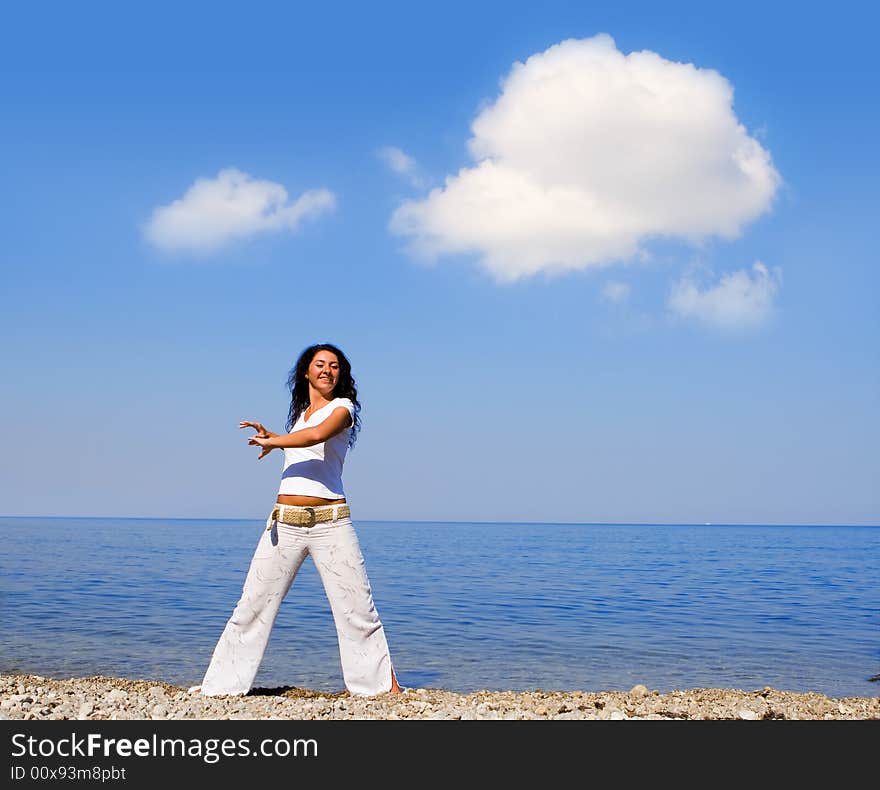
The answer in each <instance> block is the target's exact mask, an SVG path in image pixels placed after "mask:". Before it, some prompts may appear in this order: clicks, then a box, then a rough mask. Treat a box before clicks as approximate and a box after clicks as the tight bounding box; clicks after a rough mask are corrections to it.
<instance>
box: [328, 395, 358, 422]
mask: <svg viewBox="0 0 880 790" xmlns="http://www.w3.org/2000/svg"><path fill="white" fill-rule="evenodd" d="M330 405H331V406H332V407H333V411H335V410H336V409H338V408H340V407H341V408H343V409H347V410H348V413H349V414H350V415H351V422H352V424H354V414H355V408H354V402H353V401H352V400H351V398H334V399H333V400H332V401H330Z"/></svg>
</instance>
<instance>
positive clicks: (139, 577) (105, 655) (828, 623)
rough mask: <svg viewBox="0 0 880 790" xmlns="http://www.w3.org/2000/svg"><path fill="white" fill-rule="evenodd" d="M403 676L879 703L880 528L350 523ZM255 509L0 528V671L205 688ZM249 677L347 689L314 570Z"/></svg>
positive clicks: (422, 684)
mask: <svg viewBox="0 0 880 790" xmlns="http://www.w3.org/2000/svg"><path fill="white" fill-rule="evenodd" d="M355 528H356V530H357V532H358V535H359V537H360V542H361V549H362V551H363V554H364V558H365V561H366V568H367V573H368V575H369V577H370V582H371V586H372V590H373V598H374V601H375V603H376V607H377V609H378V611H379V615H380V617H381V619H382V622H383V624H384V627H385V633H386V635H387V638H388V642H389V645H390V648H391V653H392V660H393V662H394V666H395V670H396V672H397V675H398V678H399V680H400V682H401V684H403V685H404V686H409V687H413V688H441V689H446V690H450V691H456V692H462V693H467V692H472V691H477V690H481V689H486V690H512V691H524V690H535V689H543V690H546V691H550V690H561V691H574V690H583V691H607V690H628V689H630V688H631V687H633V686H634V685H636V684H639V683H641V684H644V685H645V686H647V687H648V688H649V689H653V690H657V691H660V692H668V691H673V690H676V689H689V688H710V687H711V688H736V689H742V690H746V691H753V690H758V689H763V688H765V687H768V686H770V687H773V688H776V689H781V690H788V691H800V692H819V693H822V694H826V695H828V696H832V697H847V696H877V695H878V693H880V682H878V681H877V680H876V679H875V680H872V678H876V677H877V676H878V674H880V585H878V582H880V527H878V526H796V525H792V526H780V525H772V526H771V525H768V526H760V525H737V524H712V525H706V524H538V523H529V524H524V523H513V524H507V523H463V522H454V523H440V522H417V521H412V522H410V521H357V520H355ZM263 529H264V522H263V521H262V520H260V519H250V520H249V519H245V520H233V519H223V520H218V519H196V520H189V519H140V518H36V517H31V518H20V517H15V518H0V535H2V550H0V574H2V577H0V578H2V581H0V607H2V617H0V673H4V674H9V673H31V674H38V675H43V676H45V677H52V678H67V677H89V676H95V675H103V676H113V677H125V678H132V679H135V678H137V679H146V680H156V681H165V682H168V683H173V684H177V685H181V686H189V685H194V684H196V683H198V682H199V681H200V680H201V678H202V676H203V674H204V671H205V669H206V667H207V665H208V662H209V660H210V657H211V653H212V651H213V649H214V645H215V644H216V642H217V639H218V637H219V636H220V633H221V632H222V631H223V627H224V625H225V623H226V620H227V619H228V617H229V615H230V614H231V613H232V610H233V608H234V606H235V604H236V602H237V600H238V597H239V595H240V594H241V588H242V584H243V583H244V577H245V574H246V572H247V569H248V565H249V563H250V559H251V555H252V553H253V550H254V547H255V546H256V543H257V541H258V539H259V537H260V534H261V531H262V530H263ZM255 686H256V687H261V688H279V687H301V688H309V689H316V690H319V691H327V692H337V691H343V690H344V689H345V686H344V683H343V679H342V670H341V666H340V662H339V652H338V644H337V641H336V630H335V627H334V623H333V618H332V615H331V612H330V607H329V604H328V603H327V599H326V596H325V594H324V590H323V587H322V586H321V581H320V578H319V576H318V574H317V572H316V569H315V566H314V563H313V562H312V561H311V560H309V559H307V560H306V562H305V563H304V565H303V567H302V569H301V570H300V572H299V575H298V576H297V577H296V579H295V581H294V583H293V585H292V587H291V589H290V592H289V593H288V595H287V598H286V599H285V601H284V603H283V604H282V606H281V610H280V612H279V615H278V618H277V620H276V622H275V627H274V630H273V632H272V637H271V639H270V642H269V645H268V648H267V650H266V654H265V656H264V659H263V663H262V665H261V667H260V671H259V673H258V675H257V678H256V681H255Z"/></svg>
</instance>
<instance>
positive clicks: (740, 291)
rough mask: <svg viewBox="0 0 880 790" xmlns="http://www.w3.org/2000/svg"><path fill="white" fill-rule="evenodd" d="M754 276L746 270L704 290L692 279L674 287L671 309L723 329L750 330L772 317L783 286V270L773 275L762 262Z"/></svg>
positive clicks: (775, 270) (725, 276)
mask: <svg viewBox="0 0 880 790" xmlns="http://www.w3.org/2000/svg"><path fill="white" fill-rule="evenodd" d="M752 269H753V270H754V276H749V273H748V272H747V271H746V270H745V269H740V270H739V271H736V272H733V273H732V274H726V275H724V276H723V277H722V278H721V281H720V282H719V283H718V285H716V286H715V287H714V288H707V289H705V290H703V291H701V290H700V289H699V288H698V287H697V286H696V285H695V284H694V283H693V282H692V281H691V280H688V279H687V278H685V279H683V280H680V281H679V282H678V283H676V284H675V285H674V286H673V289H672V293H671V295H670V297H669V309H670V310H671V311H672V312H673V313H675V314H676V315H678V316H681V317H682V318H692V319H696V320H698V321H702V322H703V323H705V324H708V325H710V326H713V327H716V328H720V329H730V330H736V329H749V328H753V327H756V326H759V325H760V324H762V323H763V322H764V321H766V320H767V318H768V317H769V316H770V313H771V312H772V310H773V300H774V298H775V296H776V292H777V291H778V290H779V286H780V284H781V283H782V270H781V269H779V268H778V267H776V268H774V269H773V271H772V272H770V271H769V270H768V269H767V267H766V266H765V265H764V264H763V263H761V262H760V261H756V262H755V263H754V265H753V266H752Z"/></svg>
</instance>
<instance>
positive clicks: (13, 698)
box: [0, 675, 880, 721]
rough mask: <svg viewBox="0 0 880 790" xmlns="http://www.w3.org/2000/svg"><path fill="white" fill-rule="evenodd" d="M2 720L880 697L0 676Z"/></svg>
mask: <svg viewBox="0 0 880 790" xmlns="http://www.w3.org/2000/svg"><path fill="white" fill-rule="evenodd" d="M0 719H6V720H49V719H56V720H57V719H66V720H126V719H127V720H132V719H140V720H163V719H169V720H170V719H203V720H204V719H215V720H221V719H252V720H271V719H275V720H278V719H296V720H331V719H386V720H388V719H412V720H428V719H459V720H465V719H510V720H554V719H581V720H588V719H589V720H618V721H632V720H667V719H691V720H695V719H703V720H706V719H727V720H745V721H756V720H768V719H777V720H779V719H813V720H827V719H873V720H880V697H845V698H840V699H837V698H832V697H827V696H825V695H823V694H816V693H801V692H792V691H781V690H778V689H774V688H769V687H768V688H763V689H756V690H739V689H723V688H696V689H687V690H681V691H671V692H666V693H659V692H657V691H655V690H652V689H649V688H647V687H646V686H644V685H641V684H639V685H636V686H634V687H633V688H631V689H628V690H625V691H624V690H621V691H599V692H590V691H544V690H534V691H516V692H514V691H476V692H473V693H469V694H458V693H455V692H451V691H444V690H442V689H432V688H409V689H406V691H405V692H404V693H402V694H390V693H389V694H381V695H378V696H375V697H357V696H352V695H351V694H349V693H348V692H339V693H333V694H328V693H326V692H317V691H311V690H308V689H301V688H277V689H260V688H256V689H253V690H252V691H251V692H250V693H249V694H248V695H246V696H228V697H205V696H203V695H201V694H198V693H191V692H189V691H188V690H187V689H185V688H181V687H179V686H174V685H171V684H168V683H164V682H161V681H156V680H128V679H124V678H110V677H100V676H96V677H87V678H70V679H51V678H45V677H41V676H38V675H0Z"/></svg>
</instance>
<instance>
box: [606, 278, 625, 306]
mask: <svg viewBox="0 0 880 790" xmlns="http://www.w3.org/2000/svg"><path fill="white" fill-rule="evenodd" d="M629 292H630V287H629V284H628V283H620V282H616V281H615V280H609V281H608V282H607V283H605V285H604V286H603V287H602V300H603V301H605V302H623V301H625V300H626V299H628V298H629Z"/></svg>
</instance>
